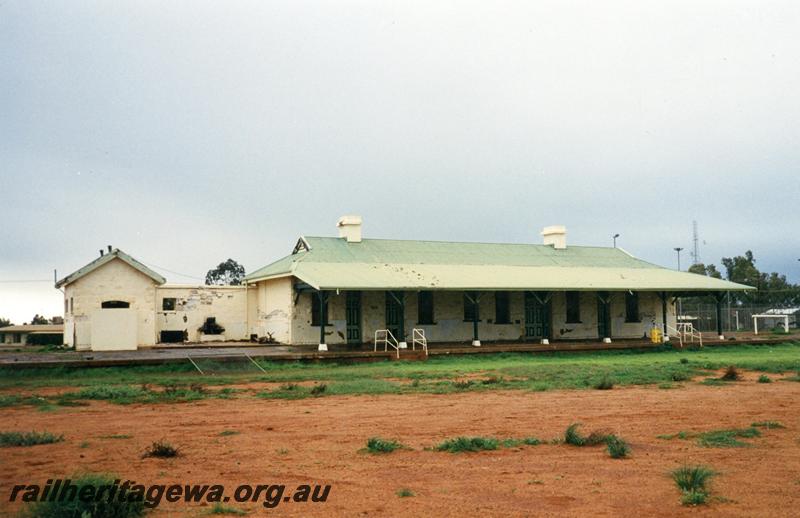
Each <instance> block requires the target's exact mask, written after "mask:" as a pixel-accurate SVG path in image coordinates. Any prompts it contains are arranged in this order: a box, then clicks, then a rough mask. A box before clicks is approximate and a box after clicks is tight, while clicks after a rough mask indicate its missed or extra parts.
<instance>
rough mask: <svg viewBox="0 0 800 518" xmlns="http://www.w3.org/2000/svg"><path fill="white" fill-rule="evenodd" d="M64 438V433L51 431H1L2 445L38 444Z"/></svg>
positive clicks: (0, 439)
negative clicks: (57, 433) (59, 433)
mask: <svg viewBox="0 0 800 518" xmlns="http://www.w3.org/2000/svg"><path fill="white" fill-rule="evenodd" d="M63 440H64V436H63V435H55V434H52V433H50V432H0V447H10V446H36V445H38V444H53V443H56V442H61V441H63Z"/></svg>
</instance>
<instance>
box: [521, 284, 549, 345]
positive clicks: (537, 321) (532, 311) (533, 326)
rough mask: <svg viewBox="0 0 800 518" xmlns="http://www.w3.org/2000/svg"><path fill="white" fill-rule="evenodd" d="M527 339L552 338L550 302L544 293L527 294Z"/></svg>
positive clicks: (532, 292) (527, 292)
mask: <svg viewBox="0 0 800 518" xmlns="http://www.w3.org/2000/svg"><path fill="white" fill-rule="evenodd" d="M525 338H540V339H541V338H550V301H549V300H548V299H547V296H546V294H544V293H537V292H534V291H526V292H525Z"/></svg>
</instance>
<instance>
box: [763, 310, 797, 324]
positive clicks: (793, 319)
mask: <svg viewBox="0 0 800 518" xmlns="http://www.w3.org/2000/svg"><path fill="white" fill-rule="evenodd" d="M762 314H763V315H765V316H764V317H762V322H764V324H763V326H764V327H765V328H767V329H770V328H776V327H780V328H783V327H784V326H785V325H786V323H785V320H786V319H785V318H784V317H785V316H786V317H789V328H790V329H791V328H796V327H797V324H798V321H800V308H774V309H768V310H766V311H764V313H762ZM767 315H769V316H767ZM772 315H774V318H772ZM760 327H761V326H759V328H760Z"/></svg>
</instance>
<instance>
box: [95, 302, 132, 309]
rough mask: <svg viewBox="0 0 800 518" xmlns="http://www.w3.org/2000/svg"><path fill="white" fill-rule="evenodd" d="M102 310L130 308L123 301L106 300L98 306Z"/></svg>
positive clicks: (127, 303) (128, 304) (129, 305)
mask: <svg viewBox="0 0 800 518" xmlns="http://www.w3.org/2000/svg"><path fill="white" fill-rule="evenodd" d="M100 307H101V308H103V309H126V308H129V307H131V304H130V302H125V301H124V300H106V301H103V302H102V303H101V304H100Z"/></svg>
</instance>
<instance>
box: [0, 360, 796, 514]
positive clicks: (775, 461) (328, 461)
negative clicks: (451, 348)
mask: <svg viewBox="0 0 800 518" xmlns="http://www.w3.org/2000/svg"><path fill="white" fill-rule="evenodd" d="M749 374H751V373H749ZM798 394H800V384H799V383H794V382H789V381H783V382H776V383H771V384H757V383H755V382H753V381H752V376H750V375H748V377H747V380H746V381H742V382H738V383H735V384H732V385H730V386H723V387H708V386H702V385H698V384H697V383H686V384H685V385H683V386H681V387H679V388H676V389H672V390H660V389H657V388H655V387H630V388H614V389H613V390H610V391H594V390H584V391H551V392H535V393H533V392H517V391H511V392H481V393H469V392H467V393H463V394H450V395H403V396H360V397H322V398H317V399H304V400H296V401H283V400H260V399H251V398H249V397H248V398H241V399H233V400H216V399H212V400H205V401H201V402H197V403H187V404H158V405H129V406H120V405H113V404H107V403H102V402H93V403H91V404H90V405H89V406H86V407H67V408H63V409H59V410H58V411H55V412H40V411H38V410H36V409H33V408H6V409H2V410H0V419H2V423H3V424H2V430H5V431H9V430H18V431H28V430H47V431H50V432H54V433H63V434H64V435H65V439H66V440H65V441H64V442H62V443H58V444H52V445H42V446H35V447H30V448H3V449H0V467H2V469H1V470H0V502H2V503H0V509H2V508H3V506H8V504H7V499H8V495H9V492H10V488H11V486H12V485H13V484H18V483H43V482H44V481H45V480H46V479H48V478H54V477H68V476H69V475H71V474H73V473H75V472H79V471H102V472H113V473H116V474H118V475H120V476H121V477H123V478H130V479H135V480H136V481H137V482H141V483H145V484H171V483H180V484H186V483H221V484H225V485H226V486H227V488H228V490H229V491H232V490H233V488H235V487H236V486H237V485H239V484H246V483H247V484H270V483H271V484H276V483H281V484H286V485H287V486H289V487H290V488H291V487H293V486H295V485H299V484H302V483H310V484H331V485H332V489H331V493H330V497H329V499H328V501H327V502H326V503H305V504H302V503H285V504H281V505H279V506H278V507H277V508H275V509H272V510H266V509H264V508H263V507H261V505H260V503H249V504H231V505H235V506H237V507H240V508H243V509H247V510H249V511H251V515H252V516H263V515H275V516H287V515H289V516H340V515H342V516H362V515H363V516H459V517H460V516H476V515H481V516H556V515H558V516H690V515H691V516H695V515H699V516H712V515H714V516H717V515H718V516H767V515H769V516H797V515H798V509H800V491H798V489H800V444H799V440H800V412H798V410H800V402H799V401H798ZM766 420H774V421H780V422H781V423H783V424H784V425H785V426H786V428H785V429H772V430H763V436H762V437H760V438H755V439H747V441H748V442H750V443H751V444H752V447H749V448H730V449H711V448H702V447H700V446H698V445H697V444H696V443H695V442H694V441H691V440H678V439H673V440H669V441H668V440H663V439H658V438H657V437H656V436H657V435H660V434H671V433H676V432H678V431H681V430H687V431H707V430H712V429H720V428H733V427H737V428H738V427H746V426H749V425H750V423H752V422H754V421H766ZM575 421H580V422H581V423H583V425H584V426H583V430H584V431H585V432H587V433H588V432H589V431H590V430H592V429H593V428H602V429H608V430H610V431H613V432H614V433H617V434H619V435H620V436H622V437H623V438H625V439H626V440H627V441H628V442H629V443H630V444H631V447H632V454H631V457H630V458H628V459H625V460H614V459H611V458H609V457H608V456H607V454H606V453H605V451H604V449H603V448H601V447H595V448H576V447H571V446H567V445H563V444H561V445H552V444H545V445H540V446H535V447H522V448H513V449H501V450H498V451H492V452H480V453H467V454H449V453H440V452H434V451H426V450H424V448H426V447H430V446H433V445H435V444H436V443H438V442H440V441H441V440H443V439H445V438H450V437H455V436H459V435H485V436H495V437H524V436H536V437H539V438H541V439H552V438H555V437H560V436H562V434H563V431H564V429H565V428H566V426H567V425H568V424H570V423H571V422H575ZM223 430H235V431H238V432H240V434H238V435H231V436H224V437H223V436H220V435H219V434H220V432H222V431H223ZM113 434H130V435H132V438H130V439H103V438H101V436H107V435H113ZM371 436H381V437H384V438H396V439H399V440H400V441H401V442H403V443H404V444H407V445H408V446H410V447H412V448H413V450H411V451H398V452H394V453H391V454H387V455H368V454H364V453H359V451H358V450H359V449H361V448H363V447H364V445H365V442H366V440H367V438H368V437H371ZM161 438H165V439H167V440H168V441H170V442H172V443H173V444H175V445H177V446H179V447H180V448H181V451H182V452H183V455H182V456H181V457H178V458H176V459H170V460H161V459H153V458H142V457H141V455H142V452H143V451H144V449H145V448H146V447H147V446H148V445H149V444H150V443H151V442H152V441H154V440H157V439H161ZM84 442H88V446H86V447H83V448H82V447H81V444H82V443H84ZM684 463H691V464H705V465H708V466H711V467H712V468H714V469H715V470H717V471H719V473H720V474H719V475H718V476H717V477H716V478H715V479H714V481H713V483H712V495H714V496H715V497H722V498H720V499H717V498H713V499H712V501H711V503H710V505H708V506H704V507H699V508H686V507H683V506H681V505H680V494H679V491H678V490H677V488H676V487H675V485H674V484H673V482H672V481H671V479H670V478H669V476H668V472H669V471H670V470H671V469H673V468H675V467H677V466H680V465H681V464H684ZM400 488H409V489H411V490H412V491H413V492H414V493H415V496H413V497H408V498H399V497H398V496H396V492H397V490H398V489H400ZM206 509H207V508H205V507H201V506H199V505H196V504H194V505H191V506H186V505H185V504H166V503H164V504H162V505H161V507H159V508H158V509H157V510H156V511H154V512H153V515H155V516H197V515H199V514H201V513H202V512H204V511H205V510H206ZM15 510H16V508H11V509H6V511H7V512H13V511H15Z"/></svg>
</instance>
